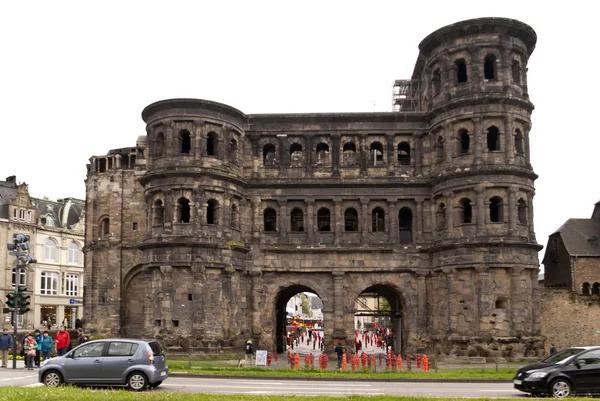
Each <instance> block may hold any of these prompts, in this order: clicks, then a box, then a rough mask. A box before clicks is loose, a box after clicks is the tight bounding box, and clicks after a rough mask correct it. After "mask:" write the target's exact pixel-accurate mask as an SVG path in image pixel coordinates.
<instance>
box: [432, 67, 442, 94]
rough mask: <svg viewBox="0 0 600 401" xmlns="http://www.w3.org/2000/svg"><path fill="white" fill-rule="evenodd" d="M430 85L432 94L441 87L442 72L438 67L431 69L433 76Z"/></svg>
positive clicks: (437, 91)
mask: <svg viewBox="0 0 600 401" xmlns="http://www.w3.org/2000/svg"><path fill="white" fill-rule="evenodd" d="M431 86H432V89H433V94H434V95H436V94H438V93H439V92H440V90H441V88H442V74H441V72H440V70H439V68H438V69H436V70H435V71H433V76H432V77H431Z"/></svg>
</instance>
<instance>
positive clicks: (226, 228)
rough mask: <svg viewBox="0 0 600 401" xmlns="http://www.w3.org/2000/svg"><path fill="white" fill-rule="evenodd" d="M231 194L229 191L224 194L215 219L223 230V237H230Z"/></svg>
mask: <svg viewBox="0 0 600 401" xmlns="http://www.w3.org/2000/svg"><path fill="white" fill-rule="evenodd" d="M230 197H231V195H230V194H229V193H225V194H224V199H223V207H221V208H220V209H221V210H220V212H221V213H220V216H219V220H218V221H217V222H218V223H219V225H220V226H221V230H223V235H224V236H225V238H229V239H230V238H231V199H230Z"/></svg>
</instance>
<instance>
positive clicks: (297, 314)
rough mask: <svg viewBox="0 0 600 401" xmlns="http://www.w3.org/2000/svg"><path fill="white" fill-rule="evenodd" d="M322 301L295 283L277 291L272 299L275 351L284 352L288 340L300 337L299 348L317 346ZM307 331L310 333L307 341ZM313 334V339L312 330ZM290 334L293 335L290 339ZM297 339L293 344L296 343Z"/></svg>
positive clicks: (320, 326)
mask: <svg viewBox="0 0 600 401" xmlns="http://www.w3.org/2000/svg"><path fill="white" fill-rule="evenodd" d="M323 306H324V305H323V301H322V300H321V298H320V297H319V296H318V294H317V293H316V291H314V290H313V289H312V288H310V287H308V286H305V285H301V284H295V285H292V286H290V287H287V288H285V289H283V290H282V291H280V292H279V294H278V295H277V298H276V300H275V322H276V326H275V344H276V347H277V352H278V353H283V352H286V350H287V348H288V345H289V344H290V342H291V341H296V340H298V339H299V337H301V336H302V335H303V336H304V343H302V345H301V348H302V347H308V349H312V348H313V347H314V349H315V350H316V349H318V347H320V344H321V339H322V341H323V343H324V331H323V322H324V318H323ZM309 330H310V333H311V338H310V342H309V343H308V344H307V343H306V340H308V339H309V337H308V334H309ZM313 332H314V333H315V335H316V336H317V342H314V341H313V338H312V333H313ZM290 335H292V337H293V338H290ZM298 344H299V341H296V342H295V343H294V345H295V346H298Z"/></svg>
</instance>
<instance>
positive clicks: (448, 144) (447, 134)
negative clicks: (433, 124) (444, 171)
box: [444, 124, 455, 167]
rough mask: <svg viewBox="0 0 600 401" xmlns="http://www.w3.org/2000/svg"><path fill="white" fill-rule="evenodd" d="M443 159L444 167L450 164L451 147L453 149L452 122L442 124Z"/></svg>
mask: <svg viewBox="0 0 600 401" xmlns="http://www.w3.org/2000/svg"><path fill="white" fill-rule="evenodd" d="M444 138H445V139H446V140H445V141H444V159H445V161H446V167H450V166H452V149H454V147H455V146H454V142H455V138H454V132H452V124H444Z"/></svg>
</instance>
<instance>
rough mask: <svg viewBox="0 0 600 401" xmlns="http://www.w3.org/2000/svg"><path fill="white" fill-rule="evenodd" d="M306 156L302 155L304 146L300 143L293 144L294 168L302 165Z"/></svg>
mask: <svg viewBox="0 0 600 401" xmlns="http://www.w3.org/2000/svg"><path fill="white" fill-rule="evenodd" d="M303 159H304V154H303V153H302V145H300V144H299V143H293V144H292V146H290V162H291V164H292V166H300V165H302V162H303Z"/></svg>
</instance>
